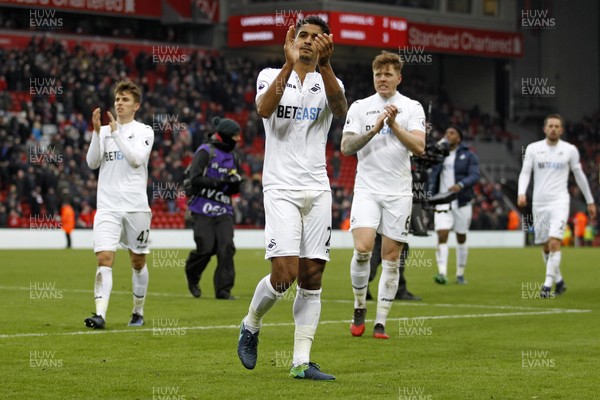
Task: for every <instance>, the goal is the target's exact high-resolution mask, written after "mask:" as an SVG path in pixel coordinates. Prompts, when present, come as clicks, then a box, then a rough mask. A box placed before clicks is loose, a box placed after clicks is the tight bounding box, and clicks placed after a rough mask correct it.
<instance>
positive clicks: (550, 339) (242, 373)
mask: <svg viewBox="0 0 600 400" xmlns="http://www.w3.org/2000/svg"><path fill="white" fill-rule="evenodd" d="M412 254H413V255H412V257H413V258H412V259H411V261H410V262H409V266H408V269H407V273H406V276H407V279H408V281H409V289H410V290H411V291H412V292H414V293H415V294H418V295H420V296H422V297H423V299H424V300H423V301H421V302H395V303H394V306H393V308H392V310H391V313H390V317H389V320H388V324H387V331H388V333H389V334H390V336H391V338H390V340H387V341H385V340H377V339H374V338H372V337H371V334H372V329H373V321H372V319H373V317H374V315H375V308H376V307H375V303H373V302H370V303H369V309H368V313H367V319H368V323H367V330H366V332H365V335H364V336H363V337H361V338H354V337H352V336H351V335H350V333H349V321H350V318H351V316H352V309H353V303H352V291H351V287H350V277H349V261H350V257H351V250H332V254H331V257H332V262H331V263H329V264H328V266H327V269H326V271H325V275H324V279H323V295H322V299H323V303H322V313H321V323H320V325H319V328H318V330H317V335H316V339H315V342H314V345H313V349H312V355H311V356H312V360H313V361H315V362H317V363H319V364H321V366H322V369H323V371H325V372H328V373H332V374H334V375H336V377H337V380H336V381H335V382H331V383H326V382H310V381H298V380H294V379H292V378H290V377H289V376H288V373H289V366H290V363H291V359H292V345H293V331H294V326H293V318H292V304H293V294H287V295H286V296H285V297H284V298H283V299H282V300H281V301H280V303H278V304H276V305H275V307H274V308H273V309H272V310H271V311H270V312H269V314H268V315H267V317H266V318H265V321H264V323H265V325H264V326H263V329H262V330H261V333H260V344H259V356H258V364H257V366H256V368H255V369H254V370H253V371H248V370H245V369H244V368H243V367H242V365H241V364H240V362H239V360H238V358H237V354H236V344H237V338H238V326H239V323H240V320H241V318H242V316H243V315H245V313H246V311H247V308H248V305H249V303H250V299H251V296H252V293H253V291H254V287H255V285H256V283H257V282H258V280H259V279H260V278H261V277H263V276H264V275H266V274H267V273H268V272H269V269H270V267H269V264H268V263H267V262H266V261H264V259H263V251H261V250H238V253H237V255H236V270H237V277H236V286H235V288H234V294H235V295H237V296H239V299H238V300H236V301H223V300H215V299H214V292H213V288H212V275H213V271H214V260H213V264H212V265H211V266H210V267H209V268H208V269H207V271H206V273H205V276H204V280H203V282H202V289H203V297H202V298H201V299H194V298H192V297H191V296H190V295H189V293H188V292H187V288H186V283H185V278H184V269H183V265H184V260H185V258H186V257H187V251H184V250H153V252H152V254H150V256H149V258H148V268H149V272H150V287H149V294H148V298H147V301H146V307H145V319H146V325H145V326H144V327H143V328H141V329H140V328H137V329H136V328H129V327H127V326H126V324H127V322H128V320H129V317H130V314H131V307H132V295H131V271H130V268H129V266H128V260H127V258H128V257H127V254H126V253H125V252H124V251H122V250H120V251H119V252H118V253H117V261H116V265H115V268H114V275H113V276H114V279H113V281H114V285H113V293H112V297H111V299H110V305H109V309H108V315H107V329H105V330H103V331H94V330H90V329H88V328H85V326H84V324H83V319H84V318H85V317H86V316H88V315H90V313H91V312H92V311H93V310H94V301H93V293H92V289H93V279H94V271H95V257H94V255H93V252H92V251H91V250H70V251H68V250H56V251H31V250H27V251H24V250H19V251H0V259H1V260H2V262H1V266H0V294H1V298H0V300H1V301H0V348H1V360H2V362H1V363H0V371H1V376H2V385H1V389H0V392H1V394H2V395H1V396H0V397H1V398H2V399H35V400H37V399H153V400H155V399H178V400H193V399H305V398H310V399H378V400H380V399H381V400H382V399H397V400H408V399H419V400H420V399H426V400H442V399H596V398H598V396H600V393H598V391H599V390H600V386H599V384H598V383H599V382H600V381H599V378H598V370H599V368H600V318H598V311H599V310H600V290H599V289H598V288H599V284H598V282H599V270H598V267H599V264H598V259H599V258H600V249H589V248H582V249H564V250H563V257H562V260H563V262H562V272H563V274H564V277H565V281H566V282H567V286H568V290H567V292H566V293H565V294H564V295H562V296H560V297H557V298H554V299H543V300H542V299H539V298H535V297H537V296H536V295H537V292H538V286H539V284H540V283H541V279H543V277H544V273H545V269H544V267H543V266H542V259H541V253H540V249H539V248H528V249H471V250H470V254H469V265H468V267H467V274H466V277H467V280H468V285H466V286H458V285H456V284H454V283H452V284H449V285H447V286H439V285H436V284H435V283H434V282H433V279H432V277H433V275H434V274H435V273H436V267H435V261H434V260H435V259H434V251H433V250H419V249H416V250H414V251H413V253H412ZM449 270H450V276H451V277H453V274H454V271H455V266H454V251H452V250H451V252H450V267H449ZM374 283H375V284H372V285H371V290H372V292H376V291H377V285H376V282H374Z"/></svg>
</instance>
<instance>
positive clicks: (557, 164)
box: [518, 139, 581, 204]
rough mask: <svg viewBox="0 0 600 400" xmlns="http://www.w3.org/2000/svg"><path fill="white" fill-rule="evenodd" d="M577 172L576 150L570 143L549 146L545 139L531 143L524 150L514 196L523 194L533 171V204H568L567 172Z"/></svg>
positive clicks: (579, 166)
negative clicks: (516, 192) (516, 190)
mask: <svg viewBox="0 0 600 400" xmlns="http://www.w3.org/2000/svg"><path fill="white" fill-rule="evenodd" d="M577 169H581V164H580V163H579V151H577V148H576V147H575V146H573V145H572V144H570V143H567V142H564V141H562V140H559V141H558V143H557V144H556V145H554V146H550V145H548V143H546V139H543V140H540V141H538V142H534V143H531V144H530V145H529V146H527V149H526V150H525V158H524V160H523V168H522V169H521V174H520V175H519V188H518V189H519V190H518V194H520V195H521V194H525V192H526V191H527V187H528V186H529V179H530V177H531V171H532V170H533V180H534V185H533V203H534V204H548V203H553V204H569V199H570V196H569V190H568V181H569V172H570V171H571V170H577Z"/></svg>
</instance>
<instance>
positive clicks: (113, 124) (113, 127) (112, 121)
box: [106, 111, 117, 133]
mask: <svg viewBox="0 0 600 400" xmlns="http://www.w3.org/2000/svg"><path fill="white" fill-rule="evenodd" d="M106 114H107V115H108V118H109V122H108V125H110V132H111V133H112V132H114V131H116V130H117V121H116V120H115V117H113V115H112V113H111V112H110V111H107V112H106Z"/></svg>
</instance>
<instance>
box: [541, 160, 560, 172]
mask: <svg viewBox="0 0 600 400" xmlns="http://www.w3.org/2000/svg"><path fill="white" fill-rule="evenodd" d="M537 165H538V168H539V169H557V170H561V169H565V168H567V164H565V163H561V162H556V161H544V162H538V163H537Z"/></svg>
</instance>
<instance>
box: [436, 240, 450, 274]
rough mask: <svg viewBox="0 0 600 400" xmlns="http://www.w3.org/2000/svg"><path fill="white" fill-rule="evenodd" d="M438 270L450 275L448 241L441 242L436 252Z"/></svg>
mask: <svg viewBox="0 0 600 400" xmlns="http://www.w3.org/2000/svg"><path fill="white" fill-rule="evenodd" d="M435 258H436V260H437V265H438V271H439V273H440V274H442V275H446V276H447V275H448V243H440V244H438V246H437V250H436V252H435Z"/></svg>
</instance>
